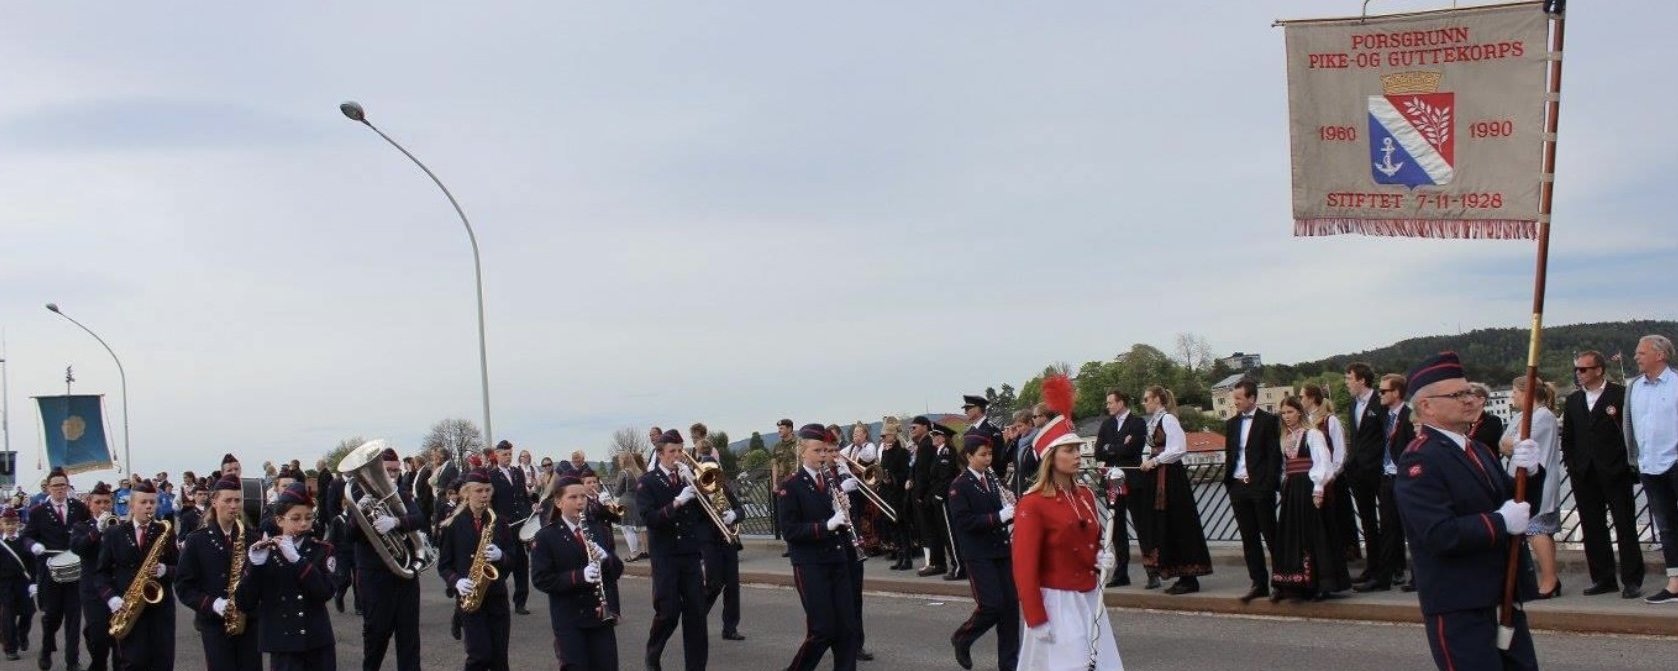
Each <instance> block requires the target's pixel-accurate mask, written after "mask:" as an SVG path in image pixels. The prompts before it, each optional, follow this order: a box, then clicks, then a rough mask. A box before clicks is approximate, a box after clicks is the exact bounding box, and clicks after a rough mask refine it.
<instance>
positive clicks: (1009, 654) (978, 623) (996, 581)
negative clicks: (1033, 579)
mask: <svg viewBox="0 0 1678 671" xmlns="http://www.w3.org/2000/svg"><path fill="white" fill-rule="evenodd" d="M967 585H968V587H969V588H971V589H972V590H973V604H974V608H973V614H972V615H970V616H968V618H967V621H966V622H963V623H962V624H961V628H959V629H956V633H955V635H954V636H952V637H951V638H952V639H953V640H954V641H955V643H956V644H958V645H961V646H963V647H968V646H972V645H973V642H974V641H977V640H979V637H980V636H984V635H985V632H986V631H989V630H990V628H991V627H996V659H997V665H998V666H999V667H1000V668H1001V669H1002V671H1013V670H1014V667H1015V665H1017V664H1018V663H1019V659H1020V600H1019V599H1018V598H1017V597H1016V596H1015V592H1014V569H1013V563H1012V562H1011V561H1009V559H1008V558H1007V557H997V558H994V559H973V558H971V557H969V558H968V560H967Z"/></svg>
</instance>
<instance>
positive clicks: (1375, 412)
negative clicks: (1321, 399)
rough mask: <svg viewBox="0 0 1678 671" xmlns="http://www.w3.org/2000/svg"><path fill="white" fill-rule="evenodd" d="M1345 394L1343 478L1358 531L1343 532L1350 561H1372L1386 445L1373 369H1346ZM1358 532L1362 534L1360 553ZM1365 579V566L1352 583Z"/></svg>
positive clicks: (1360, 365)
mask: <svg viewBox="0 0 1678 671" xmlns="http://www.w3.org/2000/svg"><path fill="white" fill-rule="evenodd" d="M1346 391H1347V392H1349V393H1350V394H1351V395H1352V402H1351V403H1350V404H1349V405H1348V406H1347V407H1346V433H1347V434H1348V435H1349V436H1350V438H1349V440H1348V441H1347V442H1348V443H1349V444H1348V445H1347V446H1346V448H1345V449H1346V463H1345V466H1344V467H1343V468H1342V478H1343V479H1344V480H1345V481H1346V488H1347V489H1348V490H1349V491H1350V493H1351V495H1352V501H1353V502H1354V503H1356V504H1357V518H1358V519H1357V522H1358V527H1359V529H1356V530H1347V529H1343V530H1342V531H1351V532H1352V533H1350V534H1349V535H1348V536H1347V540H1348V542H1347V545H1349V546H1350V547H1351V549H1352V553H1353V556H1352V557H1351V558H1352V559H1357V558H1360V557H1365V556H1367V557H1369V558H1370V559H1371V560H1372V561H1373V560H1374V558H1375V556H1376V551H1377V547H1376V544H1377V543H1379V542H1380V538H1381V518H1380V515H1379V514H1378V513H1377V512H1376V511H1377V510H1378V509H1379V507H1380V506H1379V505H1378V504H1377V503H1376V501H1377V499H1378V498H1379V495H1380V491H1381V451H1382V450H1383V449H1384V443H1385V437H1384V436H1383V435H1381V425H1382V419H1381V401H1380V399H1377V398H1376V397H1375V370H1374V369H1372V368H1370V367H1369V364H1367V363H1364V362H1362V361H1358V362H1354V363H1352V364H1350V365H1348V366H1346ZM1357 531H1362V533H1363V547H1362V549H1361V550H1360V549H1359V547H1358V542H1357ZM1368 579H1369V569H1368V568H1367V567H1366V568H1365V569H1364V571H1363V573H1361V574H1359V575H1358V578H1357V579H1356V580H1355V582H1363V581H1365V580H1368Z"/></svg>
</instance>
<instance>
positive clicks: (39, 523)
mask: <svg viewBox="0 0 1678 671" xmlns="http://www.w3.org/2000/svg"><path fill="white" fill-rule="evenodd" d="M153 500H154V501H155V500H156V496H155V495H154V496H153ZM148 514H149V513H148ZM28 517H29V521H28V523H27V524H25V525H24V528H23V534H22V536H21V537H22V539H23V546H24V547H26V548H29V551H30V552H31V553H33V554H34V555H35V567H34V571H33V573H34V574H35V589H36V592H37V593H36V594H35V595H34V596H35V599H36V601H37V603H39V604H40V606H41V658H40V664H39V666H40V667H41V668H42V669H49V668H52V653H53V651H55V650H57V649H58V642H57V641H56V640H55V639H57V638H58V629H59V627H60V626H63V627H64V661H65V662H66V663H68V664H69V666H71V667H79V666H80V664H81V638H80V637H79V636H78V634H79V633H80V630H81V625H82V608H81V598H80V597H81V585H80V581H76V582H68V583H60V582H57V581H55V580H53V579H52V572H51V571H48V570H47V560H48V559H50V558H52V556H53V555H52V554H48V553H47V551H48V550H52V551H55V552H68V551H69V550H70V527H72V526H75V525H76V524H77V523H79V522H86V521H88V520H90V519H93V516H92V514H91V513H89V512H88V509H87V506H86V505H84V504H83V503H82V502H81V501H78V500H76V499H73V498H70V476H68V475H66V474H65V473H64V469H61V468H54V469H52V472H51V473H48V474H47V498H46V500H45V501H42V502H40V503H37V504H35V507H34V508H32V509H30V511H29V515H28Z"/></svg>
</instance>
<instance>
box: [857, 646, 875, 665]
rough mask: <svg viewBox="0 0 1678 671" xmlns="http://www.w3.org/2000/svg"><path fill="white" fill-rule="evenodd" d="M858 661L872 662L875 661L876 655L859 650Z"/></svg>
mask: <svg viewBox="0 0 1678 671" xmlns="http://www.w3.org/2000/svg"><path fill="white" fill-rule="evenodd" d="M856 659H857V661H859V662H872V661H874V653H872V652H869V651H867V650H863V649H861V648H857V651H856Z"/></svg>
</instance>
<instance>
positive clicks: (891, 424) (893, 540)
mask: <svg viewBox="0 0 1678 671" xmlns="http://www.w3.org/2000/svg"><path fill="white" fill-rule="evenodd" d="M901 429H902V422H901V421H900V420H898V419H897V418H896V417H886V418H885V419H884V420H883V421H881V423H880V487H879V488H878V489H876V490H874V491H876V492H879V494H880V498H883V499H885V501H886V505H889V506H891V508H892V510H894V511H896V512H897V521H896V522H892V521H891V520H881V521H880V522H879V524H878V525H877V526H876V527H875V528H877V529H880V530H881V534H880V535H881V537H882V540H883V541H885V544H886V547H887V548H888V551H889V552H890V553H891V558H892V565H891V570H893V571H907V570H909V569H912V568H914V567H915V565H914V563H913V560H911V559H910V557H909V553H910V551H911V550H912V549H913V548H911V547H910V545H911V542H910V540H909V538H910V536H909V520H910V518H912V517H913V515H911V514H910V510H909V498H908V497H907V496H905V490H904V489H903V484H904V483H906V482H908V481H909V467H910V465H909V450H908V449H907V448H905V447H904V446H903V441H902V439H901V438H899V436H898V432H899V431H900V430H901Z"/></svg>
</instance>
